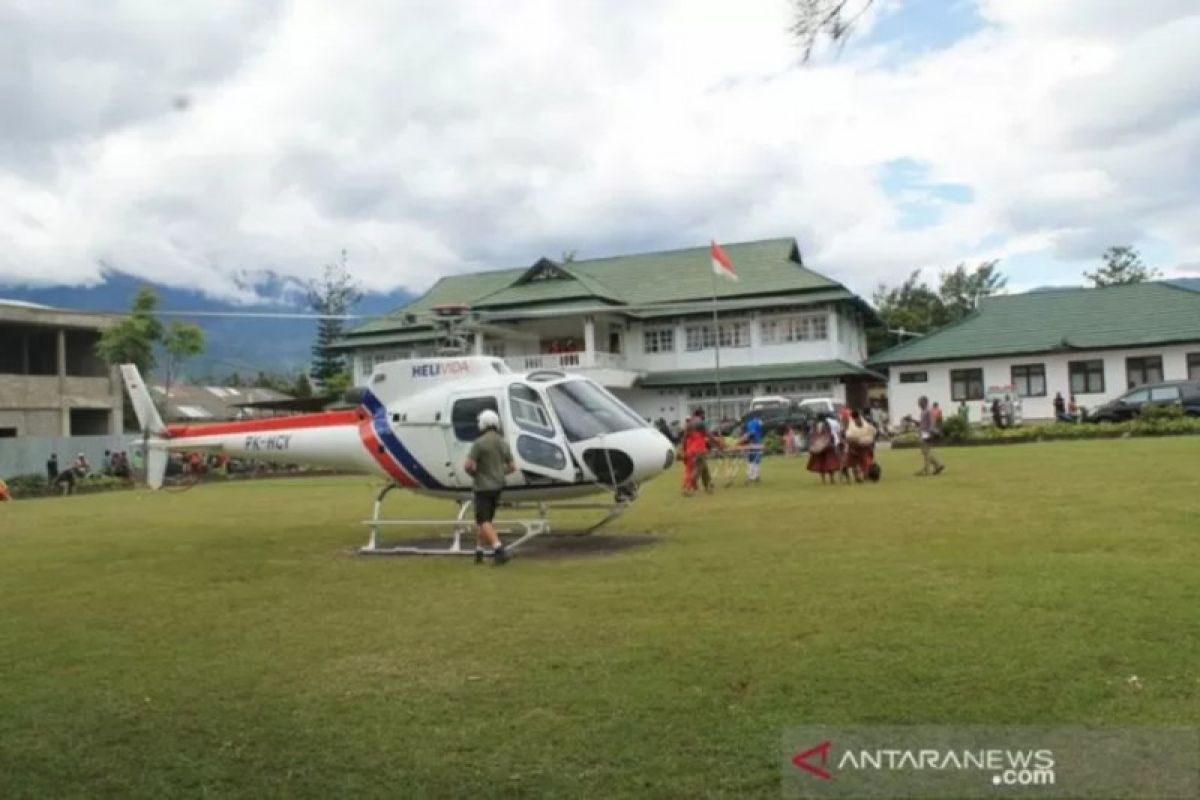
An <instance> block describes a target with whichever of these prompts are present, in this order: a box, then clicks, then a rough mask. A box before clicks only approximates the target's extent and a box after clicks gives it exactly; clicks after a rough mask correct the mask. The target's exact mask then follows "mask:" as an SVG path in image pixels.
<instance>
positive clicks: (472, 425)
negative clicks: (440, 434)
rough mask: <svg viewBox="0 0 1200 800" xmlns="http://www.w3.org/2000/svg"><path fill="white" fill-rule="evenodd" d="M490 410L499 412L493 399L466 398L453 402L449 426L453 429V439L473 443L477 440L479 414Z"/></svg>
mask: <svg viewBox="0 0 1200 800" xmlns="http://www.w3.org/2000/svg"><path fill="white" fill-rule="evenodd" d="M485 409H490V410H492V411H495V412H496V413H499V412H500V408H499V406H497V405H496V398H494V397H468V398H464V399H462V400H455V401H454V406H453V407H452V408H451V409H450V424H451V425H452V426H453V427H454V438H456V439H458V440H459V441H460V442H473V441H475V440H476V439H478V438H479V413H480V412H481V411H483V410H485Z"/></svg>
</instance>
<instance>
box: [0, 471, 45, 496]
mask: <svg viewBox="0 0 1200 800" xmlns="http://www.w3.org/2000/svg"><path fill="white" fill-rule="evenodd" d="M6 480H7V482H8V490H9V491H10V492H12V495H13V497H36V496H37V495H39V494H45V493H46V490H47V489H49V484H48V483H47V481H46V476H45V475H42V474H41V473H38V472H32V473H29V474H28V475H14V476H12V477H11V478H7V479H6Z"/></svg>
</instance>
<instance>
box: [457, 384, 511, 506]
mask: <svg viewBox="0 0 1200 800" xmlns="http://www.w3.org/2000/svg"><path fill="white" fill-rule="evenodd" d="M485 410H490V411H495V412H496V413H497V414H499V413H500V403H499V400H498V398H497V397H496V396H495V395H494V394H486V393H477V394H459V395H451V396H450V413H449V418H450V427H448V428H446V429H445V431H446V451H447V460H446V468H447V470H448V472H449V474H448V475H447V478H448V482H449V483H450V484H452V485H454V486H457V487H459V488H466V489H470V488H471V486H472V483H473V479H472V478H471V476H470V475H468V474H467V471H466V470H465V469H463V465H464V464H465V463H466V461H467V455H468V454H469V453H470V452H471V445H472V444H474V443H475V440H476V439H478V438H479V413H480V412H481V411H485Z"/></svg>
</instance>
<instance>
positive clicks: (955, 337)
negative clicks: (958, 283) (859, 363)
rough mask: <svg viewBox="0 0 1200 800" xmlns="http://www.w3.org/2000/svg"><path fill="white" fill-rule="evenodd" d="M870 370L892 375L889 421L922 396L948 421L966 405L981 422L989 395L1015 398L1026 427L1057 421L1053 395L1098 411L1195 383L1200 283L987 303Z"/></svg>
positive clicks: (1058, 292) (1052, 292) (888, 353)
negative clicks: (1158, 387)
mask: <svg viewBox="0 0 1200 800" xmlns="http://www.w3.org/2000/svg"><path fill="white" fill-rule="evenodd" d="M867 365H868V366H869V367H870V368H872V369H876V370H884V371H887V372H888V403H889V405H890V408H891V412H892V416H893V417H894V418H898V417H899V416H900V415H903V414H905V413H913V414H915V412H916V408H917V398H918V397H920V396H921V395H925V396H927V397H928V398H929V400H930V402H937V403H940V404H941V407H942V409H943V411H944V413H945V414H951V413H954V409H955V408H956V407H957V406H958V405H959V403H961V402H965V403H967V408H968V410H969V411H970V415H971V419H972V420H973V421H976V422H978V421H981V420H983V419H986V414H985V411H984V407H983V406H984V397H985V395H987V394H989V393H991V394H997V395H998V394H1001V393H1011V394H1013V395H1015V396H1018V397H1020V398H1021V406H1022V413H1023V416H1024V417H1025V418H1026V419H1053V418H1054V396H1055V394H1057V393H1061V394H1062V396H1063V399H1064V400H1065V401H1069V400H1070V398H1071V396H1072V395H1073V396H1074V397H1075V400H1076V402H1077V403H1078V404H1079V405H1081V406H1084V407H1085V408H1095V407H1096V406H1099V405H1101V404H1103V403H1106V402H1108V401H1109V400H1112V399H1114V398H1116V397H1118V396H1120V395H1123V394H1125V392H1127V391H1129V390H1130V389H1132V388H1136V387H1138V386H1141V385H1142V384H1148V383H1160V382H1162V381H1171V380H1200V281H1194V280H1179V281H1155V282H1150V283H1141V284H1134V285H1130V286H1109V287H1106V288H1103V289H1082V288H1065V289H1046V290H1039V291H1034V292H1028V293H1025V294H1013V295H1001V296H997V297H989V298H986V299H985V300H983V301H982V302H981V303H980V305H979V308H978V309H976V310H975V311H974V312H972V313H971V314H969V315H968V316H966V317H964V318H963V319H961V320H959V321H958V322H955V323H953V324H951V325H947V326H946V327H944V328H940V329H938V330H936V331H933V332H932V333H929V334H926V335H925V336H922V337H921V338H918V339H913V340H910V341H908V342H905V343H904V344H902V345H899V346H897V347H893V348H891V349H890V350H885V351H883V352H882V353H878V354H876V355H874V356H872V357H871V359H870V360H868V361H867Z"/></svg>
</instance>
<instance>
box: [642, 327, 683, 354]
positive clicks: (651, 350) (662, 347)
mask: <svg viewBox="0 0 1200 800" xmlns="http://www.w3.org/2000/svg"><path fill="white" fill-rule="evenodd" d="M642 352H643V353H646V354H648V355H653V354H656V353H674V352H675V328H674V327H654V328H643V329H642Z"/></svg>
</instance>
